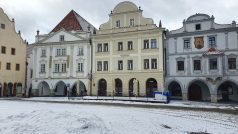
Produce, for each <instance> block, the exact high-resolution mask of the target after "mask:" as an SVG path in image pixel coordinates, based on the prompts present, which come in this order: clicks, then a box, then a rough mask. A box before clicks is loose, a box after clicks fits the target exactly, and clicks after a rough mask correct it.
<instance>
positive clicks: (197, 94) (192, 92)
mask: <svg viewBox="0 0 238 134" xmlns="http://www.w3.org/2000/svg"><path fill="white" fill-rule="evenodd" d="M188 100H190V101H211V94H210V90H209V87H208V86H207V84H206V83H205V82H203V81H201V80H195V81H193V82H192V83H190V85H189V86H188Z"/></svg>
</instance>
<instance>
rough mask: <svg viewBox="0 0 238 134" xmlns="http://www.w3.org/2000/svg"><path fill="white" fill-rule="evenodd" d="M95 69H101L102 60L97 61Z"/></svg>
mask: <svg viewBox="0 0 238 134" xmlns="http://www.w3.org/2000/svg"><path fill="white" fill-rule="evenodd" d="M97 70H98V71H102V62H101V61H98V62H97Z"/></svg>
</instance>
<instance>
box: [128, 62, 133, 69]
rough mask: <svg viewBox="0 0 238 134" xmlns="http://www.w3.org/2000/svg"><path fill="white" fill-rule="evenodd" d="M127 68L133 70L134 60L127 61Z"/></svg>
mask: <svg viewBox="0 0 238 134" xmlns="http://www.w3.org/2000/svg"><path fill="white" fill-rule="evenodd" d="M127 70H133V60H128V61H127Z"/></svg>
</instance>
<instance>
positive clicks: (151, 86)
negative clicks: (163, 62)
mask: <svg viewBox="0 0 238 134" xmlns="http://www.w3.org/2000/svg"><path fill="white" fill-rule="evenodd" d="M157 85H158V84H157V81H156V80H155V79H154V78H150V79H148V80H147V81H146V96H147V97H154V91H157V90H158V86H157Z"/></svg>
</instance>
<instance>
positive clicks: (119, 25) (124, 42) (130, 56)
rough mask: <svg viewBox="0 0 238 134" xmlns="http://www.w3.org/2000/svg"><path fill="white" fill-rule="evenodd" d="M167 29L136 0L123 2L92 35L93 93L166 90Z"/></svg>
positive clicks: (135, 93)
mask: <svg viewBox="0 0 238 134" xmlns="http://www.w3.org/2000/svg"><path fill="white" fill-rule="evenodd" d="M163 33H164V28H161V27H157V26H156V25H155V24H154V22H153V20H152V19H149V18H144V17H143V16H142V10H141V9H140V8H138V7H137V6H136V5H135V4H134V3H132V2H128V1H126V2H121V3H119V4H118V5H117V6H116V7H115V8H114V10H113V11H112V12H111V14H109V21H108V22H106V23H104V24H102V25H101V26H100V29H99V31H98V32H97V34H96V35H94V36H92V42H93V47H92V49H93V50H92V51H93V52H92V54H93V63H92V64H93V65H92V95H99V96H149V97H151V96H152V94H153V93H152V90H151V89H152V88H153V91H162V90H163V85H164V71H163V70H164V68H163V65H164V63H163V62H164V60H163V55H164V54H163V36H164V34H163ZM147 43H148V45H147ZM107 44H108V45H107ZM130 44H132V45H130ZM152 44H153V45H152ZM100 46H101V47H100ZM107 46H108V47H107ZM145 46H146V47H145ZM146 61H148V62H146ZM145 62H146V63H145ZM101 63H102V65H101ZM104 63H105V64H104ZM121 63H122V64H121ZM147 63H148V64H147ZM152 64H153V65H152ZM148 66H149V67H148ZM152 66H153V67H152ZM150 81H153V85H150ZM102 83H104V84H102ZM105 83H106V84H105ZM155 84H156V85H155ZM105 85H106V86H105ZM102 90H103V91H102Z"/></svg>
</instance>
